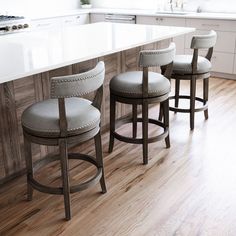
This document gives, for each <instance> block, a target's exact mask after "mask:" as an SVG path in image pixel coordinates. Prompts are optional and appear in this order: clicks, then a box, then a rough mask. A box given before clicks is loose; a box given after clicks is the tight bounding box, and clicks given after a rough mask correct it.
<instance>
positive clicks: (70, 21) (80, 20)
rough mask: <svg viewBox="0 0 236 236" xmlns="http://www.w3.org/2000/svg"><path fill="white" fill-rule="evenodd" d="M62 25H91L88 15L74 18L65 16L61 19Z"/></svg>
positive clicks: (74, 16)
mask: <svg viewBox="0 0 236 236" xmlns="http://www.w3.org/2000/svg"><path fill="white" fill-rule="evenodd" d="M61 23H62V24H63V25H84V24H88V23H89V15H88V14H80V15H73V16H65V17H62V18H61Z"/></svg>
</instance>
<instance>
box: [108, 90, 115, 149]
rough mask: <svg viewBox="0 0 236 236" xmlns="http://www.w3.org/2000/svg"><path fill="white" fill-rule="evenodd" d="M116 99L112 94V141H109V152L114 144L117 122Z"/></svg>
mask: <svg viewBox="0 0 236 236" xmlns="http://www.w3.org/2000/svg"><path fill="white" fill-rule="evenodd" d="M115 119H116V101H115V97H114V96H113V95H112V94H111V97H110V141H109V150H108V152H109V153H111V152H112V150H113V146H114V135H113V132H114V131H115V122H116V120H115Z"/></svg>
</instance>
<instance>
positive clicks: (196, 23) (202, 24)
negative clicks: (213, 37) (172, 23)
mask: <svg viewBox="0 0 236 236" xmlns="http://www.w3.org/2000/svg"><path fill="white" fill-rule="evenodd" d="M186 26H187V27H195V28H197V29H202V30H211V29H214V30H219V31H227V32H236V24H235V21H232V20H208V19H189V18H187V19H186Z"/></svg>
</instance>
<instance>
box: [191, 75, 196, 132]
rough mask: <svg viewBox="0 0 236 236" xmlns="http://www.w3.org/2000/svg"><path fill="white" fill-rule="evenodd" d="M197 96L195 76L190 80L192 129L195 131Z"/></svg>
mask: <svg viewBox="0 0 236 236" xmlns="http://www.w3.org/2000/svg"><path fill="white" fill-rule="evenodd" d="M195 96H196V78H195V77H194V76H193V77H192V78H191V80H190V129H191V130H193V129H194V115H195V114H194V113H195Z"/></svg>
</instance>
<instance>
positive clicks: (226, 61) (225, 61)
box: [185, 49, 234, 74]
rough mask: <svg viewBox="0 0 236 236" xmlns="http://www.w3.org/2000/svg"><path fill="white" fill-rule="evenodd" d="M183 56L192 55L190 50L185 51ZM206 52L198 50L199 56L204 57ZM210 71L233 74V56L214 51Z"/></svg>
mask: <svg viewBox="0 0 236 236" xmlns="http://www.w3.org/2000/svg"><path fill="white" fill-rule="evenodd" d="M185 54H190V55H192V54H193V50H192V49H185ZM206 54H207V51H206V50H200V52H199V55H200V56H206ZM211 63H212V71H214V72H218V73H226V74H233V63H234V54H231V53H222V52H216V51H214V53H213V56H212V59H211Z"/></svg>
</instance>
